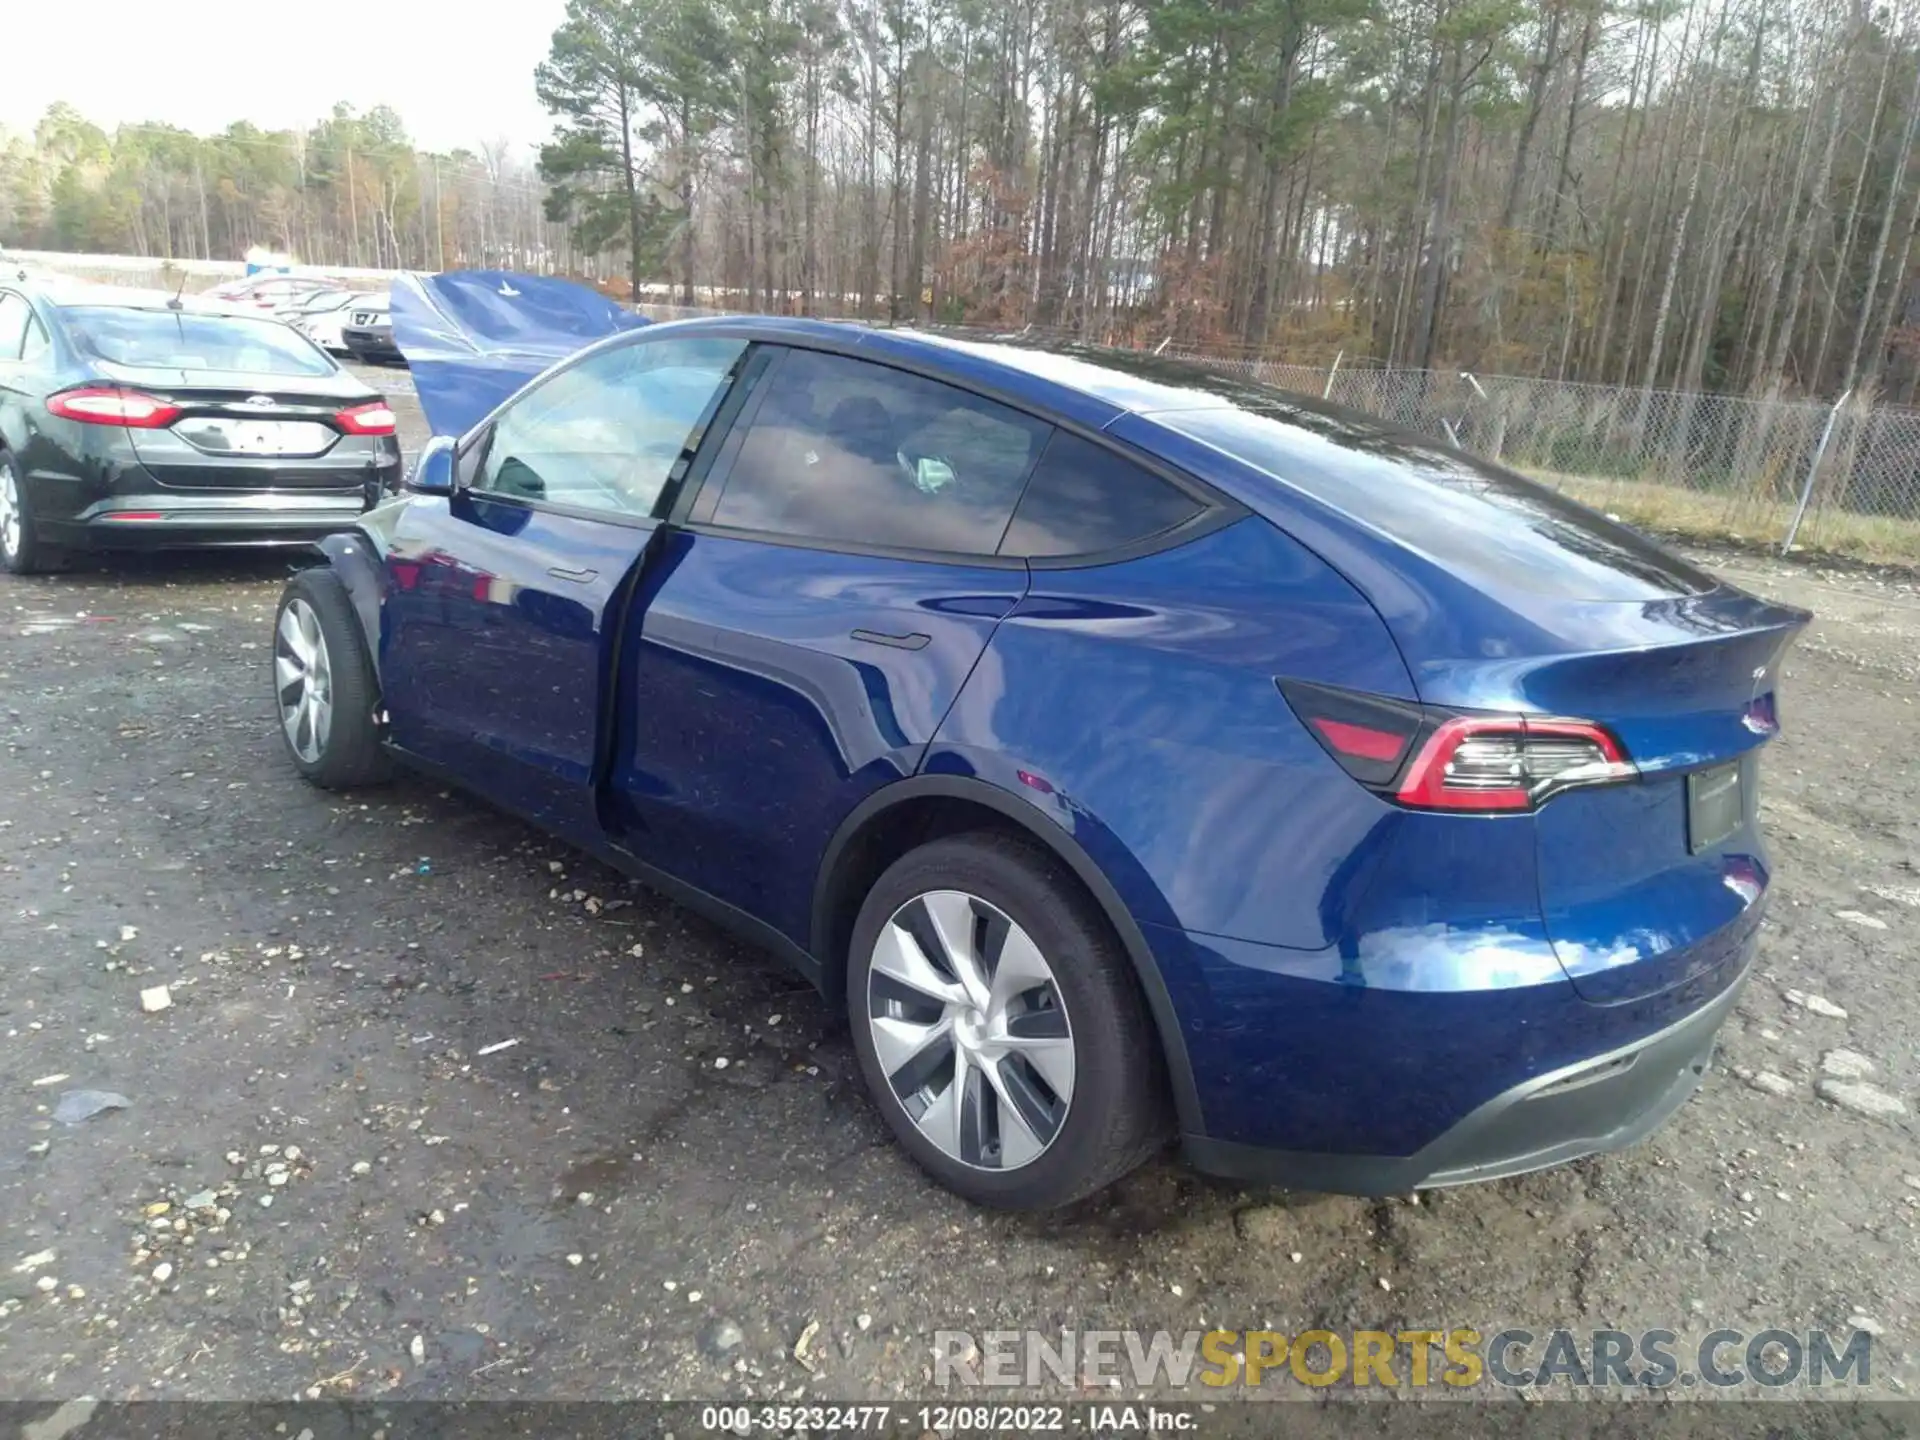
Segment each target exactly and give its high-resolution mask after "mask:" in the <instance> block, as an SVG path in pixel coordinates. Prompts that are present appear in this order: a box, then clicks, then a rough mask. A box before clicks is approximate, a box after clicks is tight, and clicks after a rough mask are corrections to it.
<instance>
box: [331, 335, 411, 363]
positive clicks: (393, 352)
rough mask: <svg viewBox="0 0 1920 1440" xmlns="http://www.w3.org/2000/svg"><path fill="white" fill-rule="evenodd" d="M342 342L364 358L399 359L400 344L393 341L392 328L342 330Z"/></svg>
mask: <svg viewBox="0 0 1920 1440" xmlns="http://www.w3.org/2000/svg"><path fill="white" fill-rule="evenodd" d="M340 339H341V343H342V344H344V345H345V346H346V347H347V349H348V350H349V351H351V352H352V353H353V354H354V355H356V356H358V357H359V358H360V359H362V360H388V361H392V360H398V359H400V358H401V355H400V348H399V346H397V345H395V344H394V343H393V331H391V330H355V329H347V330H344V331H342V332H341V336H340Z"/></svg>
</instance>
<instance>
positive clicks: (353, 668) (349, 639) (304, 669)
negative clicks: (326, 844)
mask: <svg viewBox="0 0 1920 1440" xmlns="http://www.w3.org/2000/svg"><path fill="white" fill-rule="evenodd" d="M378 693H379V689H378V686H377V685H376V684H375V682H374V678H373V660H372V657H371V656H370V655H369V654H368V653H367V642H366V636H365V635H364V634H363V633H362V632H361V629H360V622H359V620H358V619H357V618H355V616H354V613H353V602H352V601H351V600H349V599H348V598H347V587H346V586H345V585H343V584H342V583H341V581H340V577H339V576H338V575H337V574H335V573H334V571H333V570H331V569H330V568H328V567H326V566H320V567H318V568H315V569H312V570H303V571H301V572H300V573H299V574H298V575H296V576H294V577H293V579H291V580H289V581H288V582H287V588H286V589H285V591H283V592H282V594H281V596H280V610H279V613H278V614H277V615H276V616H275V617H274V624H273V695H274V710H275V713H276V715H277V716H278V718H279V720H280V738H281V739H282V740H283V741H284V742H285V743H286V747H287V754H288V755H289V756H290V757H291V758H292V760H293V764H294V768H295V769H297V770H298V771H299V772H300V773H301V774H302V775H303V776H305V777H306V778H307V780H308V781H310V782H311V783H313V784H315V785H318V786H320V787H321V788H323V789H327V790H346V789H351V788H353V787H354V786H357V785H373V784H377V783H379V782H380V781H382V780H385V779H387V778H388V776H389V775H390V774H391V773H392V765H391V762H390V761H389V760H388V758H387V753H386V751H385V750H384V749H382V748H381V744H380V732H379V727H378V726H377V725H376V724H375V723H374V718H373V712H374V706H375V704H376V697H377V696H378Z"/></svg>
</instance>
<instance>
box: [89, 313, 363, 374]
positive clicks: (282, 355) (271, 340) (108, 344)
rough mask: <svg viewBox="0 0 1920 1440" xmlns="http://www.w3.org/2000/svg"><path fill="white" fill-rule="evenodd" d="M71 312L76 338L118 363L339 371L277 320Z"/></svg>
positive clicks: (254, 370)
mask: <svg viewBox="0 0 1920 1440" xmlns="http://www.w3.org/2000/svg"><path fill="white" fill-rule="evenodd" d="M66 316H67V326H68V331H69V333H70V334H71V335H72V336H73V338H74V340H75V341H76V342H77V343H78V344H79V345H80V346H81V347H82V348H84V349H85V350H87V351H88V352H89V353H90V354H92V355H94V356H95V357H96V358H98V359H101V360H105V361H107V362H108V363H109V364H113V365H139V366H147V367H151V368H154V369H161V370H228V371H244V372H247V373H250V374H255V375H331V374H333V373H334V369H335V367H334V363H333V362H332V361H331V360H329V359H328V358H327V357H326V356H325V355H323V354H322V353H321V352H320V351H319V350H317V349H315V348H314V346H313V345H312V344H311V343H310V342H308V341H307V340H306V339H304V338H303V337H301V336H300V335H297V334H295V333H294V332H293V331H292V330H289V329H288V328H287V327H286V326H284V325H282V324H280V323H279V322H278V321H273V320H252V319H248V318H247V317H245V316H241V315H207V314H198V313H194V312H191V311H184V310H181V311H176V310H115V309H112V308H109V307H107V306H96V305H83V306H77V307H74V308H72V309H69V310H68V311H67V312H66Z"/></svg>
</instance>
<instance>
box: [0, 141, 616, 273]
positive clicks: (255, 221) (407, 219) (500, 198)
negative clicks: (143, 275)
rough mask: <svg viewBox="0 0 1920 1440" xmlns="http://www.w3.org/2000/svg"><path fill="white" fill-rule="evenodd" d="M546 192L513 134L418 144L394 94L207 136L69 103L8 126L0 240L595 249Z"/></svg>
mask: <svg viewBox="0 0 1920 1440" xmlns="http://www.w3.org/2000/svg"><path fill="white" fill-rule="evenodd" d="M546 198H547V187H546V185H545V183H544V182H543V181H542V180H541V178H540V176H539V174H538V172H537V170H536V168H535V166H534V164H533V162H532V160H531V158H530V157H529V156H527V155H525V154H519V153H516V151H515V149H514V147H512V146H510V145H508V144H506V143H505V142H500V143H496V144H489V145H481V146H478V147H476V148H475V149H472V150H453V151H450V152H447V153H445V154H435V153H432V152H429V151H425V150H421V149H418V148H416V147H415V146H414V145H413V144H412V143H411V142H410V141H409V140H408V138H407V133H406V128H405V126H404V125H403V124H402V123H401V120H400V117H399V116H398V115H397V114H395V113H394V111H392V110H391V109H388V108H385V107H376V108H375V109H373V110H371V111H368V112H367V113H365V114H357V113H355V112H354V111H353V110H352V109H351V108H349V107H347V106H345V105H339V106H336V107H335V108H334V110H333V112H332V114H330V115H329V116H328V117H327V118H325V119H324V120H321V121H320V122H319V123H317V124H315V125H313V126H310V127H308V128H307V129H305V130H298V131H293V130H276V131H264V130H261V129H259V128H258V127H256V126H254V125H251V124H249V123H247V122H245V121H241V122H237V123H235V124H233V125H230V126H228V127H227V129H226V130H224V131H222V132H221V133H220V134H218V135H211V136H201V135H194V134H191V133H189V132H188V131H185V130H182V129H180V128H179V127H178V126H173V125H166V124H159V123H155V124H140V125H122V126H120V127H119V128H118V129H116V130H114V131H113V132H112V133H108V132H107V131H105V130H103V129H102V128H101V127H100V126H98V125H95V124H94V123H92V122H91V121H89V120H88V119H87V118H86V117H85V116H83V115H81V114H80V113H79V112H78V111H77V110H75V109H74V108H73V107H72V106H70V105H64V104H61V105H54V106H53V107H51V108H50V109H49V110H48V111H47V113H46V114H45V115H44V116H43V117H42V118H41V120H40V122H39V124H38V125H36V126H35V127H34V130H33V132H32V133H31V134H29V135H8V134H6V133H5V132H4V131H0V245H10V246H15V247H19V248H22V249H36V250H68V251H89V252H97V253H105V254H124V255H141V256H152V257H154V258H156V259H226V260H237V259H239V258H241V257H242V256H243V255H244V254H245V253H246V252H247V251H248V250H249V249H253V248H255V247H262V248H265V249H269V250H274V251H280V252H284V253H288V254H292V255H295V256H297V257H298V258H300V259H302V260H306V261H310V262H312V263H315V264H323V265H335V266H353V267H359V266H364V267H369V268H375V269H404V268H414V269H440V268H445V267H450V266H461V265H466V266H478V265H498V266H512V267H518V268H532V269H541V270H546V269H584V268H586V267H592V266H594V265H597V264H600V263H601V257H598V256H589V255H582V254H580V253H579V252H578V251H577V250H576V249H575V248H574V246H573V244H572V236H571V233H570V231H569V230H568V229H567V227H565V226H563V225H558V224H556V223H554V222H553V221H551V220H549V219H548V218H547V217H546V214H545V204H546Z"/></svg>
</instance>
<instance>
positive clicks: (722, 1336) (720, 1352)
mask: <svg viewBox="0 0 1920 1440" xmlns="http://www.w3.org/2000/svg"><path fill="white" fill-rule="evenodd" d="M746 1343H747V1337H746V1336H745V1335H744V1334H743V1333H742V1332H741V1329H740V1327H739V1326H738V1325H736V1324H734V1323H733V1321H731V1320H729V1319H727V1318H726V1317H725V1316H720V1317H718V1318H716V1319H713V1320H709V1321H708V1322H707V1323H706V1324H705V1325H704V1326H702V1327H701V1330H700V1349H701V1350H702V1351H703V1352H704V1353H705V1354H707V1355H710V1356H712V1357H713V1358H714V1359H715V1360H725V1359H726V1358H727V1357H729V1356H730V1355H732V1354H733V1353H734V1351H736V1350H738V1349H739V1348H740V1347H741V1346H742V1345H744V1344H746Z"/></svg>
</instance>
